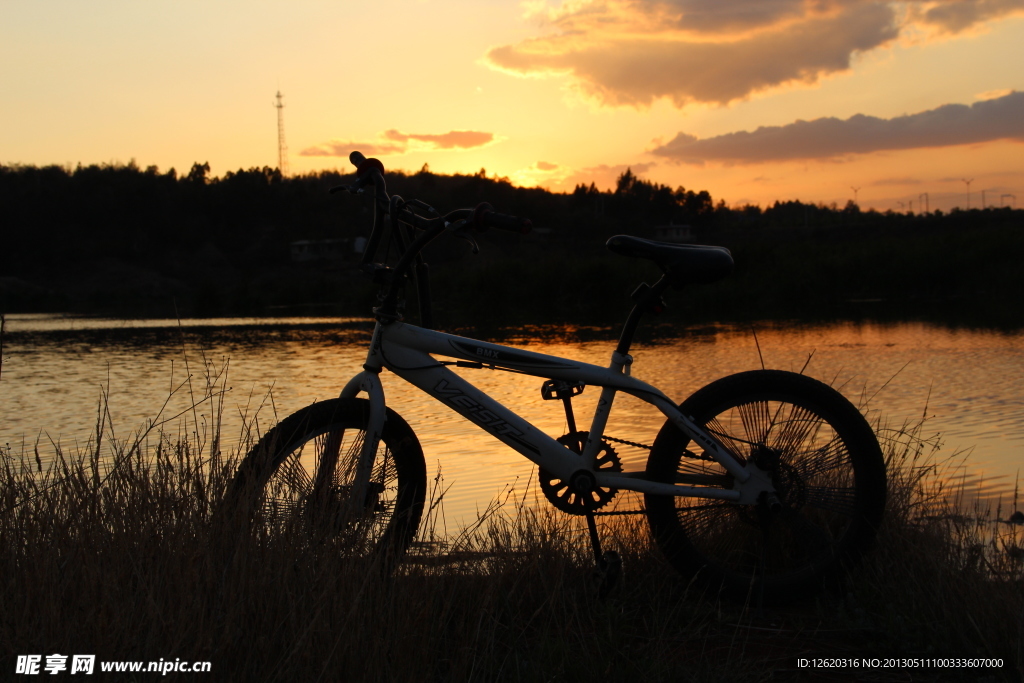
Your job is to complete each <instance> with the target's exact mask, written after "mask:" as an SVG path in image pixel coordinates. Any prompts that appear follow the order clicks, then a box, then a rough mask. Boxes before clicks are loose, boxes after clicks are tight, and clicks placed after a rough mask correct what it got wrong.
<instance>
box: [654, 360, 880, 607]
mask: <svg viewBox="0 0 1024 683" xmlns="http://www.w3.org/2000/svg"><path fill="white" fill-rule="evenodd" d="M680 410H681V411H682V412H683V414H685V415H687V416H688V417H691V418H692V419H693V420H694V421H695V422H696V423H697V424H698V425H701V426H702V427H703V428H704V429H705V430H707V431H708V433H710V434H712V435H714V436H715V437H716V438H717V439H718V440H719V441H720V442H721V443H722V444H724V445H725V446H726V447H727V448H729V449H730V450H732V452H733V453H736V454H738V455H741V456H743V457H744V458H746V459H747V460H748V461H750V460H752V461H753V462H754V463H756V464H757V466H758V467H760V468H761V469H763V470H766V471H768V472H769V474H770V477H771V480H772V482H773V484H774V486H775V493H776V497H777V499H778V504H775V505H771V506H769V505H766V504H764V503H760V504H756V505H739V504H736V503H731V502H726V501H718V500H713V499H705V498H681V497H672V496H656V495H647V496H646V497H645V503H646V507H647V516H648V520H649V522H650V525H651V530H652V533H653V535H654V538H655V540H656V542H657V544H658V546H659V547H660V548H661V550H662V552H663V553H664V555H665V556H666V558H667V559H668V560H669V562H670V563H671V564H672V565H673V566H674V567H675V568H676V569H677V570H679V571H680V572H681V573H682V574H683V575H685V576H687V577H690V578H692V579H695V580H697V581H698V582H701V583H703V584H705V585H706V586H708V587H709V588H710V589H711V590H714V591H722V592H723V593H724V594H726V595H728V596H730V597H734V598H739V599H743V598H745V597H747V596H751V597H755V598H757V599H761V600H764V601H766V602H770V603H780V602H785V601H787V600H790V599H792V598H795V597H801V596H807V595H808V594H810V593H812V592H814V591H815V590H817V589H819V588H820V587H822V586H823V585H824V584H825V583H827V582H829V581H831V580H832V579H835V578H837V577H838V576H839V575H840V574H841V573H842V572H844V571H846V570H848V569H849V568H850V567H852V566H853V565H854V564H855V563H856V562H857V561H858V560H859V559H860V557H861V556H862V555H863V553H864V552H865V551H866V550H867V549H868V547H869V546H870V544H871V542H872V541H873V539H874V536H875V532H876V530H877V528H878V525H879V523H880V522H881V519H882V515H883V512H884V510H885V498H886V474H885V463H884V459H883V457H882V453H881V450H880V449H879V446H878V440H877V439H876V438H875V435H874V432H873V431H872V430H871V427H870V425H868V423H867V421H866V420H865V419H864V417H863V416H862V415H861V414H860V411H858V410H857V409H856V408H855V407H854V406H853V405H852V404H851V403H850V402H849V401H848V400H846V398H844V397H843V396H842V395H841V394H840V393H839V392H837V391H836V390H834V389H832V388H831V387H829V386H828V385H826V384H823V383H821V382H819V381H817V380H815V379H812V378H810V377H806V376H804V375H798V374H795V373H791V372H782V371H778V370H757V371H752V372H744V373H740V374H737V375H732V376H729V377H725V378H722V379H720V380H718V381H716V382H712V383H711V384H709V385H708V386H706V387H704V388H703V389H701V390H699V391H697V392H696V393H695V394H693V396H691V397H690V398H688V399H687V400H686V401H684V402H683V403H682V405H680ZM647 474H648V476H649V477H650V478H651V479H652V480H656V481H661V482H677V481H685V480H686V479H687V478H688V477H689V478H690V480H693V476H692V475H694V474H698V475H705V476H706V475H713V476H714V477H715V479H710V481H715V480H717V481H721V482H728V481H729V477H728V475H727V473H726V471H725V469H724V468H722V467H721V466H720V465H718V464H717V463H716V462H714V461H713V460H710V459H709V458H708V457H707V456H705V455H704V454H703V451H701V450H700V449H699V448H698V447H697V446H696V445H694V444H691V443H690V440H689V438H688V437H687V436H685V435H684V434H683V433H682V432H681V431H680V430H679V429H677V428H676V427H675V425H673V424H671V423H670V422H667V423H666V424H665V426H664V427H663V428H662V430H661V432H660V433H659V434H658V437H657V439H656V441H655V443H654V447H653V449H652V451H651V455H650V459H649V460H648V464H647ZM723 485H725V484H723Z"/></svg>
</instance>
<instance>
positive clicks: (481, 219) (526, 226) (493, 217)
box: [472, 202, 533, 235]
mask: <svg viewBox="0 0 1024 683" xmlns="http://www.w3.org/2000/svg"><path fill="white" fill-rule="evenodd" d="M472 222H473V228H474V229H475V230H476V231H478V232H483V231H484V230H487V229H488V228H495V229H496V230H504V231H506V232H517V233H519V234H521V235H525V234H527V233H528V232H530V230H532V229H533V223H532V222H531V221H530V219H529V218H519V217H518V216H510V215H509V214H506V213H498V212H497V211H495V210H494V207H493V206H491V205H490V204H488V203H487V202H484V203H482V204H479V205H477V207H476V208H475V209H474V210H473V218H472Z"/></svg>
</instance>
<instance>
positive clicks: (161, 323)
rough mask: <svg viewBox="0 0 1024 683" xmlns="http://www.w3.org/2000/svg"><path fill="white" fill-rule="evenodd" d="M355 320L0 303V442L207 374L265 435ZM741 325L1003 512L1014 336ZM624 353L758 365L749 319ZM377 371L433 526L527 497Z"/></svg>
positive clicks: (531, 395)
mask: <svg viewBox="0 0 1024 683" xmlns="http://www.w3.org/2000/svg"><path fill="white" fill-rule="evenodd" d="M371 329H372V321H366V320H355V319H339V318H330V319H326V318H319V319H313V318H291V319H284V318H282V319H224V320H183V321H181V322H180V324H179V322H178V321H169V320H135V321H123V320H104V319H92V318H72V317H55V316H41V315H15V316H9V317H8V319H7V326H6V332H5V335H4V347H3V365H2V368H0V371H2V374H0V445H2V444H9V445H10V447H11V451H12V452H13V453H15V454H17V453H19V452H22V451H24V452H27V453H31V452H32V449H33V448H34V446H35V444H36V443H38V444H39V451H40V454H41V456H42V457H43V458H44V459H45V458H47V457H51V456H52V453H53V451H54V448H53V445H52V443H51V442H53V443H60V444H61V445H62V446H63V447H65V448H68V449H71V450H73V448H74V446H75V445H76V444H78V445H84V444H85V443H87V442H88V440H89V439H90V438H91V437H92V435H93V434H95V430H96V421H97V415H98V412H97V409H98V406H99V404H100V401H101V399H102V397H103V396H104V395H106V396H107V404H108V407H109V412H110V416H111V418H112V424H113V428H114V432H115V435H117V436H119V437H121V438H125V437H128V436H130V435H131V433H132V432H133V431H135V430H137V429H139V428H142V427H144V426H145V425H146V424H147V420H152V419H160V420H163V419H166V418H168V417H172V416H174V415H176V414H177V413H179V412H181V411H185V410H186V408H188V406H189V405H190V404H191V400H190V396H191V397H198V396H200V395H202V393H203V389H204V385H205V376H206V375H207V374H211V375H214V376H218V375H219V379H218V380H217V382H218V385H219V386H220V387H222V388H225V389H227V392H226V393H225V394H224V400H223V406H224V411H223V429H222V433H223V443H224V446H225V447H226V448H230V447H232V446H233V444H237V443H238V438H239V434H240V433H241V430H242V425H243V423H244V422H246V421H251V420H253V418H255V420H256V423H257V424H258V427H259V429H261V430H263V431H265V430H266V429H268V428H269V427H270V426H271V425H272V424H273V423H274V421H275V416H277V417H284V416H286V415H288V414H290V413H291V412H293V411H295V410H297V409H299V408H301V407H303V406H305V405H308V404H309V403H312V402H313V401H316V400H323V399H326V398H331V397H334V396H337V394H338V391H339V390H340V388H341V387H342V386H343V385H344V384H345V383H346V381H347V380H348V379H349V378H350V377H351V376H352V375H353V374H355V373H356V372H357V371H358V370H359V369H360V366H361V364H362V362H363V359H364V358H365V345H366V342H367V340H368V338H369V333H370V331H371ZM755 330H756V338H757V342H758V344H759V345H760V355H761V357H763V359H764V363H765V365H766V366H767V367H771V368H780V369H786V370H796V371H799V370H801V369H802V368H804V366H805V365H806V370H804V371H805V373H806V374H809V375H812V376H814V377H817V378H818V379H821V380H823V381H825V382H828V383H830V384H832V385H833V386H835V387H837V388H839V389H840V390H841V391H842V392H843V393H844V394H845V395H846V396H847V397H848V398H850V399H851V400H852V401H853V402H854V403H855V404H857V405H860V406H864V407H863V409H864V410H865V412H866V413H868V415H869V418H871V419H872V420H874V419H877V418H879V417H881V418H882V419H883V421H885V422H887V423H888V424H889V425H891V426H895V427H898V426H900V425H901V424H903V423H904V422H914V421H917V420H919V419H920V418H921V417H922V415H924V414H927V417H928V420H927V421H926V423H925V427H924V433H925V434H928V435H931V434H941V435H942V442H943V448H942V450H941V451H940V457H944V456H948V455H952V454H954V453H957V452H963V451H967V450H970V455H969V458H968V459H967V461H966V465H965V466H964V468H962V469H961V470H959V472H960V474H961V476H962V477H964V478H965V479H966V481H967V482H968V484H969V485H970V486H972V487H974V489H976V490H977V491H979V492H981V493H982V494H983V495H984V496H985V497H987V498H992V499H997V498H1000V497H1001V498H1002V501H1003V505H1004V508H1003V509H1004V510H1006V507H1007V505H1008V504H1009V503H1010V501H1011V499H1012V498H1013V494H1014V489H1015V486H1016V478H1017V475H1018V471H1019V468H1020V463H1021V455H1022V454H1024V393H1022V389H1021V388H1022V386H1024V382H1022V380H1024V333H1019V332H1017V333H1002V332H993V331H984V330H951V329H947V328H942V327H935V326H930V325H926V324H919V323H904V324H897V325H879V324H853V323H844V324H832V325H827V326H796V325H768V324H759V325H757V326H755ZM613 338H614V331H605V330H594V329H589V328H578V327H570V326H566V327H544V328H537V329H531V330H528V331H520V332H516V333H515V334H513V335H512V336H511V338H509V339H506V340H505V341H504V342H502V343H508V344H511V345H514V346H519V347H522V348H527V349H529V350H531V351H537V352H540V353H547V354H553V355H557V356H565V357H571V358H575V359H579V360H583V361H586V362H588V363H595V364H600V365H607V363H608V359H609V357H610V354H611V350H612V347H613V346H614V341H612V340H611V339H613ZM633 356H634V358H635V359H636V360H635V363H634V366H633V372H634V375H635V376H637V377H639V378H640V379H643V380H645V381H648V382H650V383H652V384H655V385H656V386H658V387H659V388H661V389H662V390H663V391H665V393H666V394H668V395H669V396H672V397H674V398H677V399H678V400H682V399H683V398H685V397H686V396H688V395H689V394H691V393H692V392H693V391H695V390H696V389H698V388H700V387H701V386H703V385H705V384H707V383H708V382H710V381H712V380H714V379H716V378H718V377H721V376H724V375H726V374H730V373H734V372H739V371H742V370H750V369H754V368H758V367H760V366H761V360H760V357H759V354H758V348H757V344H755V337H754V333H753V332H752V331H751V328H750V327H749V326H747V327H733V326H729V325H715V326H704V327H700V328H693V329H674V330H670V331H666V332H664V333H663V334H662V335H661V336H660V338H658V339H657V340H656V341H653V342H651V341H648V342H646V343H640V344H636V345H635V346H634V349H633ZM809 357H810V361H809V362H808V358H809ZM186 365H187V370H186ZM204 368H205V369H204ZM459 372H460V374H463V376H465V377H467V378H468V379H469V380H470V381H472V382H473V383H474V384H477V385H478V386H480V387H481V388H483V389H484V390H485V391H487V392H488V393H490V394H491V395H492V396H494V397H495V398H497V399H498V400H500V401H501V402H503V403H504V404H505V405H508V406H509V407H512V408H513V409H515V410H517V412H519V414H520V415H522V416H523V417H525V418H526V419H528V420H529V421H530V422H532V423H533V424H535V425H536V426H537V427H539V428H541V429H543V430H544V431H546V432H547V433H549V434H552V435H554V436H558V435H561V434H562V433H564V432H565V431H566V430H565V416H564V414H563V412H562V408H561V404H560V403H558V402H548V401H543V400H542V399H541V396H540V385H541V380H540V379H537V378H533V377H527V376H524V375H518V374H513V373H507V372H493V371H488V370H459ZM189 376H191V387H190V385H189V384H188V382H187V381H186V380H187V378H188V377H189ZM383 380H384V386H385V390H386V392H387V395H388V402H389V405H391V406H392V407H393V408H394V409H395V410H397V411H398V412H399V413H400V414H402V415H403V417H405V419H406V420H407V421H408V422H409V423H410V425H411V426H412V427H413V429H414V430H415V431H416V433H417V434H418V436H419V438H420V441H421V442H422V444H423V449H424V453H425V455H426V458H427V467H428V476H430V477H433V476H434V475H435V474H436V472H437V470H438V467H440V471H441V474H442V477H443V481H444V486H445V487H450V488H449V490H448V493H447V494H446V496H445V499H444V513H445V514H444V516H445V521H446V524H447V525H448V528H449V529H451V528H457V527H458V526H461V524H462V523H464V522H465V521H467V520H471V519H473V518H475V515H476V512H477V511H478V510H482V509H484V508H485V507H486V506H487V505H488V504H489V503H490V502H491V501H492V500H494V499H495V498H496V497H498V496H501V495H503V492H505V491H507V489H508V487H509V486H514V488H515V491H516V493H517V495H524V496H525V497H526V498H527V499H531V498H532V497H533V496H535V495H536V487H533V486H532V485H531V486H529V487H528V486H527V484H528V482H532V481H533V479H534V478H535V476H536V473H535V471H534V467H533V465H532V463H530V462H528V461H526V460H525V459H523V458H522V457H521V456H519V455H518V454H517V453H515V452H513V451H511V450H510V449H508V448H507V447H506V446H504V445H503V444H501V443H500V442H498V441H496V440H494V439H493V438H492V437H490V436H489V435H487V434H485V433H483V432H481V431H479V430H477V429H476V428H475V427H474V426H473V425H472V424H470V423H469V422H467V421H465V420H464V419H463V418H461V417H460V416H459V415H457V414H455V413H453V412H450V411H449V410H448V409H447V408H445V407H444V406H442V405H440V404H438V403H436V402H433V401H432V400H430V399H428V398H427V397H426V396H425V395H423V394H421V393H420V392H419V391H418V390H417V389H415V388H413V387H410V386H408V385H405V383H404V382H403V381H402V380H401V379H399V378H397V377H395V376H393V375H390V374H389V373H384V375H383ZM190 388H191V394H190ZM597 395H598V391H597V390H596V389H594V388H588V389H587V390H586V391H585V392H584V393H583V395H582V396H580V397H579V398H578V399H576V400H575V402H574V403H575V407H576V415H577V421H578V423H579V424H580V428H581V429H585V428H586V427H587V426H588V425H589V416H590V414H591V411H592V410H593V406H594V403H595V401H596V399H597ZM867 399H870V400H867ZM165 402H166V407H165V408H164V409H163V412H162V413H160V412H159V411H160V410H161V406H164V404H165ZM158 414H159V417H158ZM212 422H213V418H212V416H211V409H210V404H208V403H207V404H202V405H201V406H199V408H197V409H196V410H195V411H191V410H189V411H186V412H185V413H184V414H183V415H181V416H180V417H174V418H173V419H171V420H170V421H169V422H167V423H166V424H165V425H163V428H164V429H165V430H166V431H167V432H169V433H171V434H178V433H181V432H185V431H187V432H189V433H192V432H196V431H198V432H199V433H200V434H202V433H203V432H204V431H205V432H206V433H207V434H209V432H210V430H211V428H212ZM663 422H664V418H663V417H662V416H661V415H660V414H659V413H657V412H656V411H653V410H652V409H650V407H649V406H648V405H647V404H645V403H642V402H640V401H638V400H636V399H632V398H630V397H625V396H623V397H621V398H619V399H617V403H616V410H615V411H613V416H612V420H611V422H610V423H609V427H608V430H607V433H608V434H610V435H612V436H616V437H619V438H625V439H628V440H631V441H639V442H643V443H651V442H652V441H653V439H654V435H655V434H656V433H657V431H658V429H659V428H660V426H661V424H662V423H663ZM197 425H198V427H197ZM207 438H208V437H207ZM617 449H618V447H617ZM620 455H621V457H622V459H623V460H624V462H625V464H626V465H627V467H636V468H640V467H642V466H643V462H644V459H645V457H646V452H644V451H642V450H639V449H633V448H630V447H627V446H623V447H621V449H620Z"/></svg>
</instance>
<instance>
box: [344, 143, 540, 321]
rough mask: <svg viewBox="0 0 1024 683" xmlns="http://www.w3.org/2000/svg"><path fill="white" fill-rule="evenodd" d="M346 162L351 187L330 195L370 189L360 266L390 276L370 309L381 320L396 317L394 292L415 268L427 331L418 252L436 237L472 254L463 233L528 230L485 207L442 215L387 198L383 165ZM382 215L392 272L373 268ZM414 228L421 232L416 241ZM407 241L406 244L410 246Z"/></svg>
mask: <svg viewBox="0 0 1024 683" xmlns="http://www.w3.org/2000/svg"><path fill="white" fill-rule="evenodd" d="M348 158H349V161H350V162H352V164H353V165H354V166H355V167H356V174H355V175H356V179H355V182H354V183H352V184H351V185H342V186H338V187H333V188H331V192H332V193H333V192H338V191H340V190H347V191H349V192H352V193H358V192H362V190H363V187H364V186H365V185H373V199H374V201H373V228H372V229H371V231H370V237H369V239H368V240H367V243H366V248H365V250H364V252H363V257H362V259H361V262H362V264H363V265H364V266H365V267H366V268H372V269H376V270H381V269H383V270H384V271H390V275H389V276H388V278H387V280H388V287H387V292H386V294H385V296H384V300H383V302H382V304H381V306H379V307H378V308H376V309H374V310H375V312H377V313H378V315H380V316H384V317H388V318H393V317H395V316H396V315H397V313H396V306H397V301H398V290H399V287H400V286H401V284H402V282H404V280H405V279H406V276H407V275H408V274H410V273H411V271H412V270H413V266H414V264H415V272H413V273H411V274H412V276H413V277H414V279H415V280H416V284H417V289H418V290H419V295H420V312H421V317H422V318H424V323H423V324H424V325H425V326H426V327H430V324H429V322H427V321H428V320H429V318H430V314H429V309H430V303H429V299H430V295H429V288H428V287H427V286H426V269H427V265H426V263H425V262H424V261H423V257H422V256H421V254H420V252H421V251H422V250H423V248H424V247H426V246H427V244H428V243H430V242H431V241H432V240H433V239H434V238H436V237H438V236H439V235H440V234H441V233H443V232H445V231H452V232H454V233H455V234H456V235H458V236H460V237H463V238H466V239H468V241H469V242H470V243H471V244H472V245H473V250H474V253H475V252H476V250H477V246H476V242H475V241H474V240H473V239H472V238H471V237H469V236H468V235H467V234H466V231H467V230H472V231H475V232H484V231H485V230H487V229H488V228H495V229H497V230H502V231H505V232H513V233H518V234H526V233H528V232H530V229H531V228H532V227H533V224H532V223H531V222H530V221H529V220H528V219H525V218H519V217H517V216H512V215H509V214H503V213H498V212H497V211H495V210H494V207H493V206H491V205H490V204H488V203H486V202H484V203H482V204H479V205H477V206H476V208H474V209H457V210H455V211H452V212H450V213H448V214H447V215H444V216H442V215H441V214H440V213H438V212H437V211H436V210H434V209H433V208H432V207H430V206H429V205H427V204H425V203H423V202H421V201H418V200H412V201H409V202H407V201H405V200H403V199H402V198H401V197H399V196H398V195H391V196H389V195H388V193H387V186H386V184H385V182H384V164H382V163H381V162H380V161H379V160H378V159H374V158H372V157H371V158H367V157H366V156H365V155H364V154H363V153H362V152H358V151H353V152H351V153H350V154H349V157H348ZM417 210H418V212H417ZM385 216H390V218H391V220H390V230H391V234H392V235H394V236H395V237H396V238H397V242H398V245H399V252H400V253H401V256H400V258H399V261H398V264H397V265H395V267H394V268H393V269H392V268H387V267H382V265H381V264H377V265H374V258H375V256H376V252H377V248H378V246H379V245H380V241H381V238H382V237H383V233H384V231H385V221H384V219H385ZM403 224H404V226H403ZM413 228H416V229H418V230H420V231H422V232H421V233H420V234H419V236H416V237H415V238H414V236H413V230H412V229H413ZM408 240H411V244H410V243H409V241H408Z"/></svg>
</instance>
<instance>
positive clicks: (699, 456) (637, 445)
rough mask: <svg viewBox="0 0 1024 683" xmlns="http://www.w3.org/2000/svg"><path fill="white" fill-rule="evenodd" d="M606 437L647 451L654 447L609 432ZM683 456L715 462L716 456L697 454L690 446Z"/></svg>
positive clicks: (608, 439) (684, 450)
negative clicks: (609, 434)
mask: <svg viewBox="0 0 1024 683" xmlns="http://www.w3.org/2000/svg"><path fill="white" fill-rule="evenodd" d="M604 438H605V440H607V441H614V442H615V443H624V444H626V445H627V446H633V447H634V448H642V449H644V450H645V451H649V450H651V449H653V448H654V446H648V445H647V444H644V443H637V442H636V441H627V440H626V439H617V438H615V437H614V436H608V435H607V434H605V435H604ZM683 457H684V458H690V459H691V460H706V461H708V462H714V460H715V459H714V458H712V457H711V456H710V455H707V454H704V455H697V454H696V453H694V452H693V451H691V450H690V449H689V448H686V449H683Z"/></svg>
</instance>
